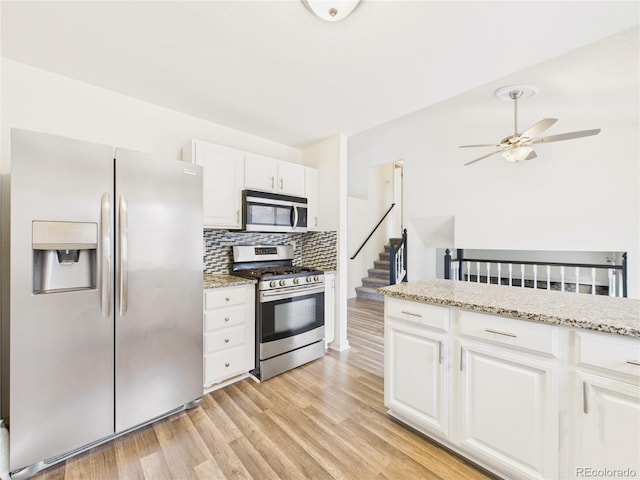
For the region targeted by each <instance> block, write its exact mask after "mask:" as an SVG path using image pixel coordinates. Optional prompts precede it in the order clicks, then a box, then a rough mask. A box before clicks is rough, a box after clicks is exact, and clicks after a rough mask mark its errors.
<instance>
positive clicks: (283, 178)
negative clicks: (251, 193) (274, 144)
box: [244, 153, 305, 197]
mask: <svg viewBox="0 0 640 480" xmlns="http://www.w3.org/2000/svg"><path fill="white" fill-rule="evenodd" d="M304 177H305V167H304V166H303V165H298V164H296V163H289V162H283V161H280V160H276V159H275V158H271V157H266V156H264V155H258V154H255V153H246V154H245V175H244V186H245V188H247V189H253V190H260V191H264V192H275V193H281V194H285V195H294V196H297V197H304V196H305V178H304Z"/></svg>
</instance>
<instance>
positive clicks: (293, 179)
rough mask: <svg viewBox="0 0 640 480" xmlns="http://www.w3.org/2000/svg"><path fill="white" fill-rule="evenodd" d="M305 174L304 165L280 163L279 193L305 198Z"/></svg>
mask: <svg viewBox="0 0 640 480" xmlns="http://www.w3.org/2000/svg"><path fill="white" fill-rule="evenodd" d="M304 173H305V167H304V166H303V165H298V164H296V163H289V162H278V185H277V188H278V193H282V194H285V195H295V196H296V197H304V194H305V191H304Z"/></svg>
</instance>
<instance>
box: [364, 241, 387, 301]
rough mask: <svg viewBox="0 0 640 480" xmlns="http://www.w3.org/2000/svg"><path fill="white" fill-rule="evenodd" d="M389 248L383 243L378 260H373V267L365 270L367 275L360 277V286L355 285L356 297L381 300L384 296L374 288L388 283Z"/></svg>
mask: <svg viewBox="0 0 640 480" xmlns="http://www.w3.org/2000/svg"><path fill="white" fill-rule="evenodd" d="M389 250H390V247H389V245H385V246H384V253H381V254H380V260H376V261H375V262H373V268H370V269H369V270H367V272H368V274H369V276H368V277H365V278H363V279H362V286H361V287H356V295H357V297H358V298H366V299H369V300H378V301H383V299H384V296H383V295H381V294H379V293H378V292H377V291H376V289H378V288H380V287H385V286H387V285H389V268H390V267H389Z"/></svg>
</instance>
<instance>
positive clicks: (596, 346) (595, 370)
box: [567, 332, 640, 478]
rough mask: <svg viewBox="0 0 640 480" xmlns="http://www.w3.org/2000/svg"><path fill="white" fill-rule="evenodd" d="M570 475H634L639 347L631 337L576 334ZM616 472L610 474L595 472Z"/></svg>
mask: <svg viewBox="0 0 640 480" xmlns="http://www.w3.org/2000/svg"><path fill="white" fill-rule="evenodd" d="M576 346H577V349H576V351H577V355H578V358H577V371H576V384H575V395H573V397H572V399H573V402H572V407H573V408H572V413H573V414H574V415H575V417H574V418H575V423H576V427H577V428H576V436H575V439H574V443H573V445H572V447H573V448H574V451H573V456H572V461H571V462H570V463H571V468H570V469H569V472H567V474H568V476H570V477H572V478H581V477H582V478H584V477H587V476H593V475H591V474H590V473H589V472H588V471H587V469H592V471H593V470H600V471H606V470H614V469H619V470H622V471H624V470H627V471H629V472H631V471H633V472H635V475H633V474H627V475H622V474H618V475H617V476H618V477H620V478H621V477H623V476H626V477H629V475H632V476H637V475H638V474H640V348H638V342H637V340H636V339H631V338H624V337H620V338H618V337H615V336H612V335H604V334H598V333H593V332H576ZM599 476H600V477H603V476H607V477H609V476H616V475H615V474H606V475H599Z"/></svg>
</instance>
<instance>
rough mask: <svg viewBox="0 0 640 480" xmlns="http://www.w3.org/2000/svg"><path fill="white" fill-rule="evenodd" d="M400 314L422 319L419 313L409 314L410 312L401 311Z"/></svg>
mask: <svg viewBox="0 0 640 480" xmlns="http://www.w3.org/2000/svg"><path fill="white" fill-rule="evenodd" d="M402 313H404V314H405V315H411V316H412V317H419V318H422V315H420V314H419V313H411V312H406V311H404V310H402Z"/></svg>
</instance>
